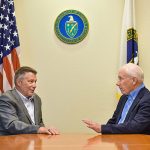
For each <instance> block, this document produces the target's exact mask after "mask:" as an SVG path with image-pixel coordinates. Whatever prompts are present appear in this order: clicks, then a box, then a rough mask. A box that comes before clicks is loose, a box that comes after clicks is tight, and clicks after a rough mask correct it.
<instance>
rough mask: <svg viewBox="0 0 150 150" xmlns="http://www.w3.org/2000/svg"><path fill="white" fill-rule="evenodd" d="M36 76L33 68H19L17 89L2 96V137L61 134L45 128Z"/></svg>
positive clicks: (0, 102)
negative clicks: (36, 89)
mask: <svg viewBox="0 0 150 150" xmlns="http://www.w3.org/2000/svg"><path fill="white" fill-rule="evenodd" d="M36 74H37V72H36V70H34V69H33V68H30V67H26V66H24V67H21V68H19V69H18V70H17V71H16V72H15V77H14V82H15V88H14V89H12V90H9V91H7V92H5V93H3V94H2V95H1V96H0V135H11V134H31V133H45V134H50V135H56V134H59V132H58V130H57V129H56V128H54V127H51V128H46V127H45V126H44V123H43V120H42V112H41V99H40V97H39V96H38V95H37V94H36V93H34V91H35V88H36V81H37V78H36Z"/></svg>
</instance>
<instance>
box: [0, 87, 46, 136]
mask: <svg viewBox="0 0 150 150" xmlns="http://www.w3.org/2000/svg"><path fill="white" fill-rule="evenodd" d="M33 101H34V115H35V124H33V123H32V121H31V118H30V116H29V114H28V111H27V109H26V107H25V105H24V103H23V101H22V100H21V98H20V96H19V94H18V93H17V92H16V90H15V89H13V90H10V91H7V92H6V93H4V94H3V95H1V96H0V135H10V134H26V133H37V130H38V129H39V127H40V126H44V124H43V121H42V112H41V99H40V97H39V96H38V95H36V94H35V95H34V96H33Z"/></svg>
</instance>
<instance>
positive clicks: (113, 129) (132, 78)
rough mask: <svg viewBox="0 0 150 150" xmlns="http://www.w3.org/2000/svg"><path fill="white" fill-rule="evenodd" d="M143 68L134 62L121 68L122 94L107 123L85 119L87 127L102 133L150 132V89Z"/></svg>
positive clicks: (119, 83) (119, 79) (119, 82)
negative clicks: (146, 84)
mask: <svg viewBox="0 0 150 150" xmlns="http://www.w3.org/2000/svg"><path fill="white" fill-rule="evenodd" d="M143 80H144V74H143V71H142V69H141V68H140V67H139V66H137V65H135V64H132V63H129V64H126V65H124V66H123V67H121V68H120V70H119V73H118V82H117V86H119V88H120V90H121V92H122V94H123V95H122V96H121V98H120V100H119V102H118V105H117V108H116V110H115V112H114V114H113V116H112V118H111V119H109V120H108V122H107V124H104V125H101V124H99V123H96V122H93V121H91V120H87V119H86V120H83V122H84V123H85V124H87V127H89V128H91V129H93V130H94V131H96V132H98V133H102V134H113V133H114V134H123V133H124V134H129V133H143V134H149V133H150V91H149V90H148V89H146V88H145V85H144V83H143Z"/></svg>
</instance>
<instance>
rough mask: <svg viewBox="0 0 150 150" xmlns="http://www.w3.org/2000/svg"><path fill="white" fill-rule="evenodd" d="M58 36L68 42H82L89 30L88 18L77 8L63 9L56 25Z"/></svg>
mask: <svg viewBox="0 0 150 150" xmlns="http://www.w3.org/2000/svg"><path fill="white" fill-rule="evenodd" d="M54 29H55V33H56V36H57V37H58V38H59V39H60V40H61V41H63V42H64V43H68V44H76V43H79V42H81V41H82V40H83V39H84V38H85V37H86V35H87V33H88V31H89V23H88V20H87V18H86V17H85V16H84V15H83V14H82V13H81V12H79V11H77V10H66V11H63V12H62V13H61V14H60V15H59V16H58V17H57V19H56V21H55V25H54Z"/></svg>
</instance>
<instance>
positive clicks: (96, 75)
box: [15, 0, 150, 133]
mask: <svg viewBox="0 0 150 150" xmlns="http://www.w3.org/2000/svg"><path fill="white" fill-rule="evenodd" d="M147 3H150V1H148V0H136V14H137V16H136V17H137V30H138V32H139V48H140V52H139V53H140V65H141V66H142V68H143V70H144V71H145V81H146V85H148V86H149V87H150V82H149V80H150V79H149V74H150V71H149V62H150V59H149V55H150V51H149V50H150V45H149V39H150V37H149V36H150V34H149V32H150V28H149V26H150V21H149V20H150V19H149V17H150V11H149V4H147ZM123 5H124V0H82V1H81V0H76V1H70V0H63V1H60V0H15V6H16V17H17V23H18V30H19V35H20V42H21V64H22V65H29V66H31V67H34V68H35V69H36V70H37V71H38V83H37V84H38V85H37V86H38V87H37V90H36V92H37V93H38V94H39V95H40V96H41V98H42V101H43V106H42V107H43V118H44V120H45V123H46V124H47V125H50V124H52V125H54V126H56V127H58V128H59V129H60V131H61V132H66V133H67V132H92V131H90V130H89V129H87V128H86V127H85V126H84V124H82V122H81V120H82V119H83V118H91V119H93V120H94V121H98V122H101V123H106V121H107V119H108V118H110V117H111V115H112V113H113V111H114V108H115V106H116V103H117V100H116V98H115V92H116V86H115V83H116V80H117V70H118V66H119V65H118V63H119V46H120V45H119V44H120V31H121V24H122V20H121V19H122V13H123ZM67 9H76V10H79V11H81V12H82V13H83V14H84V15H85V16H86V17H87V18H88V21H89V25H90V29H89V33H88V36H87V37H86V38H85V39H84V40H83V41H82V42H81V43H79V44H75V45H68V44H65V43H63V42H61V41H60V40H59V39H57V37H56V36H55V33H54V22H55V19H56V18H57V16H58V15H59V14H60V13H61V12H62V11H64V10H67Z"/></svg>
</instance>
